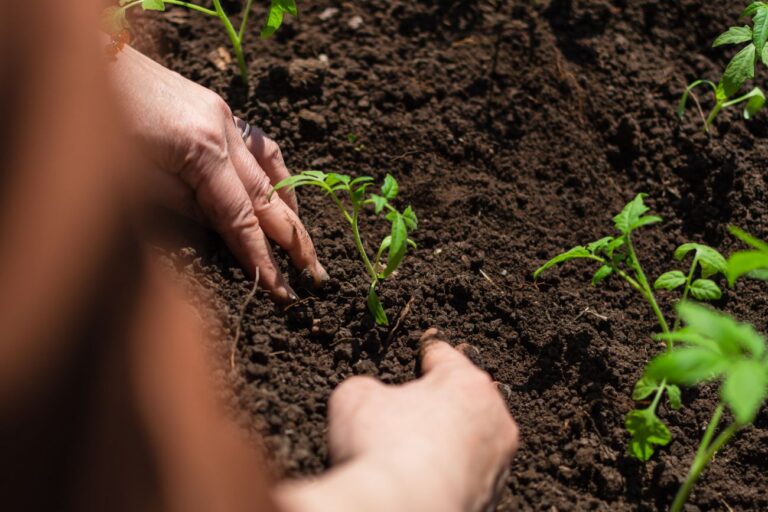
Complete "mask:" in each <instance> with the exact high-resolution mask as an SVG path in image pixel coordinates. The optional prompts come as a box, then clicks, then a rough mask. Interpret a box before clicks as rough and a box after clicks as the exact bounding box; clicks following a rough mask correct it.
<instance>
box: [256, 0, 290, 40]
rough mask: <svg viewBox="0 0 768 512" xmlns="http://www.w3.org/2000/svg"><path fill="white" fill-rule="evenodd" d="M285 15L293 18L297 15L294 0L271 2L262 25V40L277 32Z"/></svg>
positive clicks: (273, 0) (275, 0)
mask: <svg viewBox="0 0 768 512" xmlns="http://www.w3.org/2000/svg"><path fill="white" fill-rule="evenodd" d="M286 14H291V15H293V16H297V15H298V14H299V13H298V10H297V9H296V0H271V4H270V6H269V13H268V14H267V21H266V22H265V24H264V28H262V29H261V37H262V39H266V38H268V37H271V36H272V35H273V34H274V33H275V32H277V29H279V28H280V25H282V24H283V18H285V15H286Z"/></svg>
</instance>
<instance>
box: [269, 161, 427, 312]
mask: <svg viewBox="0 0 768 512" xmlns="http://www.w3.org/2000/svg"><path fill="white" fill-rule="evenodd" d="M372 185H373V178H371V177H369V176H361V177H359V178H355V179H352V178H350V177H349V176H346V175H343V174H337V173H327V174H326V173H324V172H321V171H304V172H302V173H301V174H297V175H295V176H291V177H290V178H286V179H284V180H283V181H281V182H280V183H278V184H277V185H275V188H274V190H275V191H277V190H280V189H283V188H289V189H290V188H296V187H304V186H312V187H319V188H321V189H322V190H324V191H325V192H326V193H327V194H328V195H329V196H330V198H331V199H332V200H333V202H334V203H335V204H336V206H337V207H338V208H339V210H340V211H341V214H342V215H343V216H344V218H345V219H346V220H347V222H348V223H349V225H350V227H351V228H352V236H353V237H354V240H355V247H356V248H357V252H358V253H359V254H360V259H361V260H362V262H363V265H364V266H365V270H366V272H367V273H368V277H369V278H370V280H371V284H370V286H369V287H368V310H369V311H370V312H371V314H372V315H373V318H374V319H375V320H376V323H377V324H379V325H389V320H388V318H387V314H386V313H385V312H384V308H383V307H382V305H381V301H380V300H379V296H378V294H377V293H376V288H377V287H378V285H379V283H380V282H381V281H383V280H384V279H386V278H388V277H389V276H391V275H392V273H393V272H394V271H395V270H397V268H398V267H399V266H400V264H401V263H402V261H403V258H404V257H405V254H406V252H407V250H408V246H409V245H410V246H412V247H414V248H415V247H416V244H415V243H414V242H413V240H411V239H410V238H408V233H409V232H412V231H415V230H416V228H417V225H418V221H417V219H416V214H415V213H414V212H413V209H412V208H411V207H410V206H408V207H407V208H406V209H405V210H403V211H402V212H400V211H399V210H397V209H396V208H395V207H394V206H392V205H391V204H390V201H392V200H394V199H395V198H396V197H397V194H398V192H399V186H398V184H397V180H395V178H393V177H392V176H391V175H389V174H387V176H386V178H385V179H384V183H383V184H382V186H381V189H380V192H381V194H380V195H379V194H372V193H369V192H368V188H369V187H371V186H372ZM345 196H346V197H347V199H348V203H349V204H350V205H351V210H349V209H348V207H347V206H345V202H344V200H343V198H344V197H345ZM366 205H370V206H373V210H374V212H375V213H376V214H377V215H379V214H381V213H382V212H386V215H385V218H386V220H388V221H389V222H390V223H391V224H392V228H391V234H390V235H388V236H386V237H385V238H384V239H383V240H382V241H381V243H380V244H379V249H378V250H377V251H376V253H375V255H374V257H373V258H370V257H369V255H368V251H367V250H366V248H365V243H364V242H363V239H362V237H361V236H360V213H361V211H362V210H363V208H364V207H365V206H366ZM384 253H386V260H384Z"/></svg>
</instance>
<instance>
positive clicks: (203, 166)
mask: <svg viewBox="0 0 768 512" xmlns="http://www.w3.org/2000/svg"><path fill="white" fill-rule="evenodd" d="M187 126H189V127H190V128H189V133H190V134H192V135H191V137H190V139H189V147H188V150H187V154H186V158H185V162H184V168H185V169H188V170H190V171H191V172H190V174H194V175H195V176H194V177H196V179H197V180H199V181H203V180H206V179H209V178H210V177H211V175H212V173H214V172H218V171H219V169H221V167H222V166H223V165H224V164H225V163H226V161H227V159H228V158H229V152H228V149H227V139H226V135H225V134H224V130H223V129H222V128H221V126H219V125H218V124H216V123H211V122H210V121H209V120H207V119H205V118H202V117H201V118H197V119H195V120H193V121H192V122H190V123H188V125H187Z"/></svg>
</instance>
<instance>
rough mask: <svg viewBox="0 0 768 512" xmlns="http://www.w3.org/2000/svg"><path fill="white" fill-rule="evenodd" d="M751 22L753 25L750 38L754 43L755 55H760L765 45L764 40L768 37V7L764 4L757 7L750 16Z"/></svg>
mask: <svg viewBox="0 0 768 512" xmlns="http://www.w3.org/2000/svg"><path fill="white" fill-rule="evenodd" d="M752 23H753V25H754V29H753V32H752V40H753V41H754V43H755V50H756V51H757V55H758V56H761V55H762V54H763V48H764V47H765V41H766V39H768V8H766V7H764V6H761V7H758V8H757V11H755V14H754V15H753V17H752Z"/></svg>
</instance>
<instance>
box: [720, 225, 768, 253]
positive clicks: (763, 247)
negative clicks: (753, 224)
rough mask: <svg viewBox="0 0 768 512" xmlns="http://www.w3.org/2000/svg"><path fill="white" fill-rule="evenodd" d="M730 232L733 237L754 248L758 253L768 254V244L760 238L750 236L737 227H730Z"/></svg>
mask: <svg viewBox="0 0 768 512" xmlns="http://www.w3.org/2000/svg"><path fill="white" fill-rule="evenodd" d="M728 231H730V232H731V234H732V235H733V236H735V237H736V238H738V239H739V240H741V241H742V242H744V243H745V244H747V245H750V246H752V247H754V248H755V249H757V250H758V251H763V252H765V253H768V243H765V242H763V241H762V240H760V239H759V238H756V237H754V236H752V235H750V234H749V233H747V232H746V231H744V230H743V229H739V228H737V227H736V226H728Z"/></svg>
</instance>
